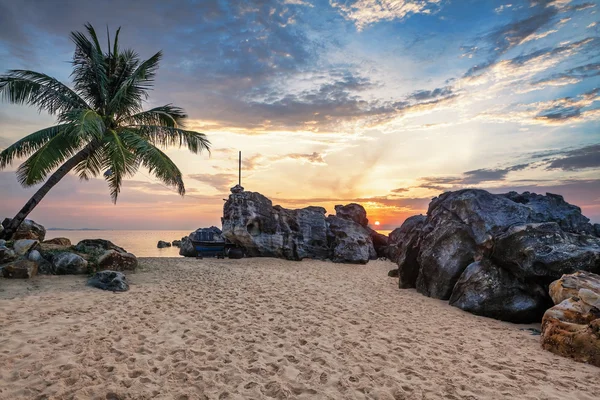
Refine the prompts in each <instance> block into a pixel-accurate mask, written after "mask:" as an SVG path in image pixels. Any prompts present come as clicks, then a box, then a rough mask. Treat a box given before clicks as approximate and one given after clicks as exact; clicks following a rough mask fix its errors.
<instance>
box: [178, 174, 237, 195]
mask: <svg viewBox="0 0 600 400" xmlns="http://www.w3.org/2000/svg"><path fill="white" fill-rule="evenodd" d="M188 178H191V179H194V180H197V181H198V182H202V183H205V184H207V185H208V186H211V187H213V188H215V189H217V190H218V191H219V192H220V193H227V192H229V188H230V187H233V186H234V185H235V184H236V183H237V179H238V176H237V175H235V174H227V173H220V174H190V175H188Z"/></svg>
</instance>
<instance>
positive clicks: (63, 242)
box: [42, 237, 71, 247]
mask: <svg viewBox="0 0 600 400" xmlns="http://www.w3.org/2000/svg"><path fill="white" fill-rule="evenodd" d="M42 244H55V245H58V246H67V247H68V246H71V240H69V239H67V238H65V237H57V238H54V239H48V240H44V241H43V242H42Z"/></svg>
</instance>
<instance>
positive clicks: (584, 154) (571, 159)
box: [547, 144, 600, 171]
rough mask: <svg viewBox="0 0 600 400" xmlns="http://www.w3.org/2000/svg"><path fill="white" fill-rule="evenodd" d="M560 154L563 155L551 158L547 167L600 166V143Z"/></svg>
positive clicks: (584, 167) (581, 167)
mask: <svg viewBox="0 0 600 400" xmlns="http://www.w3.org/2000/svg"><path fill="white" fill-rule="evenodd" d="M562 155H564V157H560V158H558V159H555V160H553V161H552V162H550V164H549V165H548V167H547V168H548V169H562V170H564V171H577V170H582V169H587V168H600V144H596V145H592V146H587V147H583V148H581V149H576V150H571V151H566V152H564V153H562Z"/></svg>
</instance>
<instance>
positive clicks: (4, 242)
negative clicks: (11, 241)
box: [0, 225, 6, 246]
mask: <svg viewBox="0 0 600 400" xmlns="http://www.w3.org/2000/svg"><path fill="white" fill-rule="evenodd" d="M0 226H2V225H0ZM0 233H2V230H0ZM0 246H6V240H4V239H0Z"/></svg>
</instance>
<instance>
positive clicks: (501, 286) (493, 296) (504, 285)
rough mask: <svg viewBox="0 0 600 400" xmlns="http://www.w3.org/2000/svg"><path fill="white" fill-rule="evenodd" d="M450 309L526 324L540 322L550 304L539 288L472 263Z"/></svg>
mask: <svg viewBox="0 0 600 400" xmlns="http://www.w3.org/2000/svg"><path fill="white" fill-rule="evenodd" d="M450 305H452V306H455V307H458V308H460V309H462V310H464V311H468V312H470V313H473V314H476V315H482V316H485V317H490V318H496V319H500V320H503V321H510V322H515V323H529V322H535V321H539V320H540V318H541V317H542V315H543V314H544V311H546V309H547V308H548V307H550V306H551V305H552V302H551V300H550V298H549V296H548V294H547V293H546V291H545V289H544V288H543V287H542V286H540V285H538V284H536V283H533V282H524V281H521V280H519V279H518V278H517V277H516V276H514V275H513V274H511V273H510V272H508V271H506V270H504V269H502V268H498V267H497V266H495V265H493V264H492V263H491V262H490V261H487V260H483V261H477V262H474V263H472V264H471V265H469V266H468V267H467V269H465V271H464V272H463V273H462V275H461V277H460V278H459V280H458V282H456V285H455V286H454V290H453V291H452V296H451V297H450Z"/></svg>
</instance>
